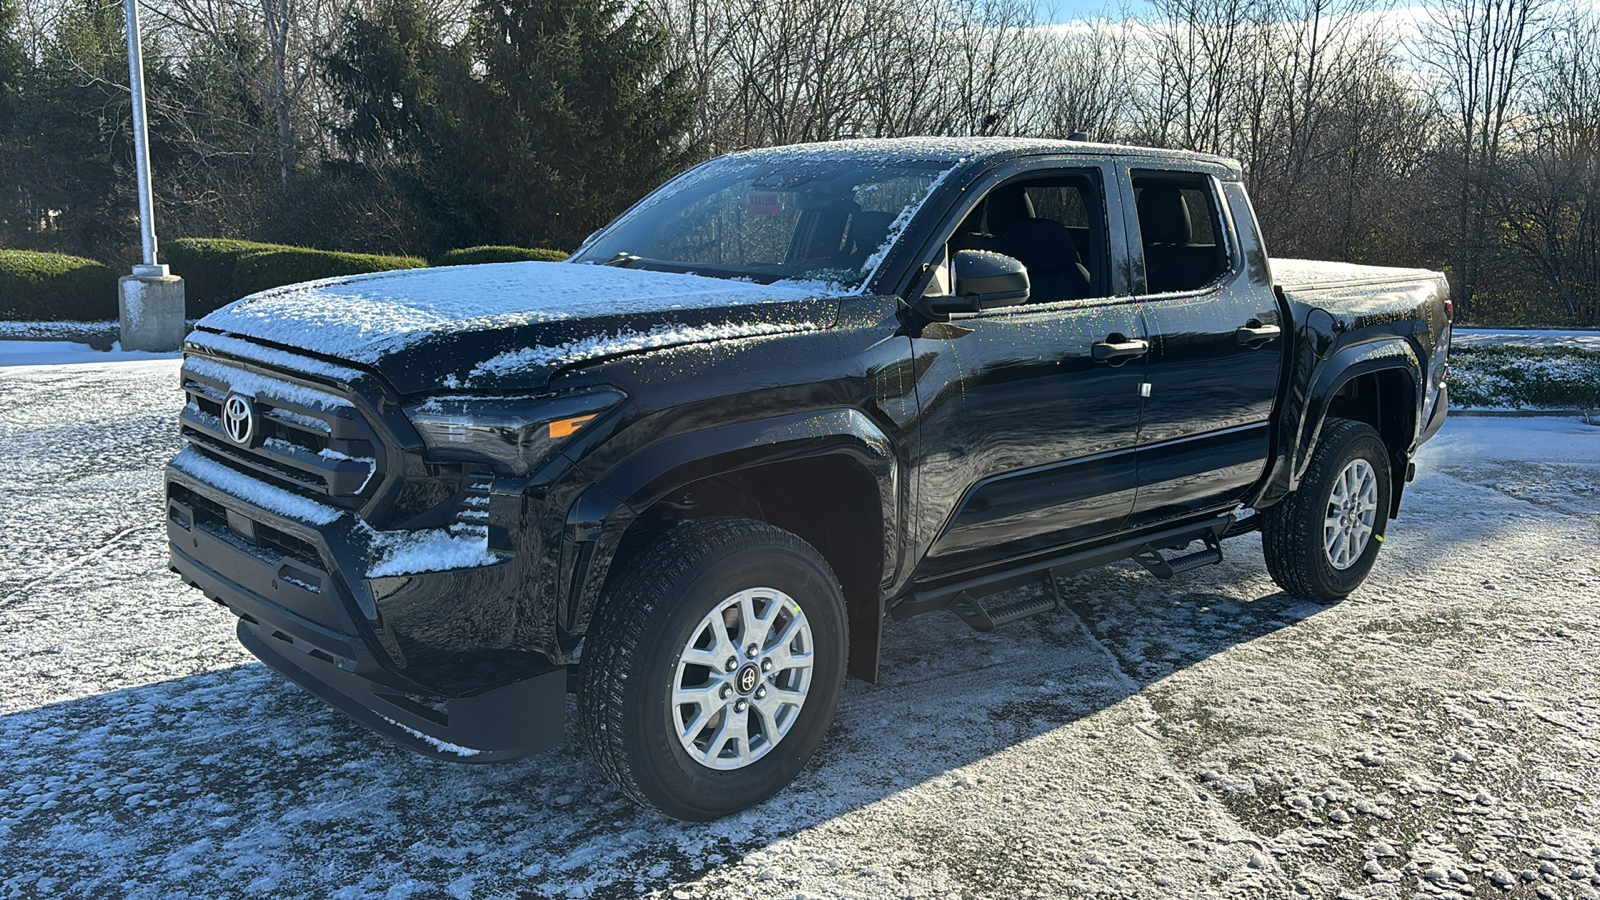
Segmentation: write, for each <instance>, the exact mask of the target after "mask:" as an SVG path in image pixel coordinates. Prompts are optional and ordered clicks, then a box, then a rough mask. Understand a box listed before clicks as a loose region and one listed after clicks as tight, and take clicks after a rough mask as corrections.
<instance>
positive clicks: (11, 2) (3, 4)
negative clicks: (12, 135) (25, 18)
mask: <svg viewBox="0 0 1600 900" xmlns="http://www.w3.org/2000/svg"><path fill="white" fill-rule="evenodd" d="M17 15H18V10H17V0H0V141H3V140H4V139H5V129H6V126H7V124H8V117H9V113H10V110H11V108H12V106H13V105H14V103H15V97H16V95H17V93H18V92H19V91H21V89H22V77H23V73H24V72H25V71H26V66H27V61H28V60H27V56H25V55H24V54H23V52H22V42H21V41H19V40H18V39H17V34H16V31H17Z"/></svg>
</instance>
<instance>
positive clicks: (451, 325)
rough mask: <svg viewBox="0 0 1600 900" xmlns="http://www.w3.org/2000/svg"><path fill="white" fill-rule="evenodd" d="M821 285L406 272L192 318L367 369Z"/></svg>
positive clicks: (561, 268) (551, 271)
mask: <svg viewBox="0 0 1600 900" xmlns="http://www.w3.org/2000/svg"><path fill="white" fill-rule="evenodd" d="M823 292H824V291H822V290H821V286H820V285H817V284H814V283H808V284H801V285H793V284H784V283H782V282H780V283H777V284H770V285H762V284H754V283H752V282H748V281H732V280H727V279H721V278H706V277H703V276H699V275H683V274H677V273H673V272H652V271H648V270H644V269H623V268H613V267H610V266H589V265H576V264H571V263H553V262H514V263H494V264H489V265H479V266H448V267H442V268H437V269H409V270H404V271H400V272H380V273H377V274H373V275H358V276H354V277H349V278H330V279H325V280H322V281H312V282H307V283H305V284H297V285H290V286H288V287H282V288H275V289H273V290H270V291H264V292H262V293H259V294H255V295H253V296H250V297H246V298H245V299H243V300H240V301H238V302H237V303H233V304H231V305H229V306H225V307H223V308H222V309H220V310H217V311H216V312H214V313H212V314H211V315H209V316H206V317H205V318H204V319H201V320H200V324H201V325H202V326H204V327H206V328H212V329H216V330H219V331H226V332H231V333H233V334H239V335H244V336H246V337H253V338H258V339H260V340H266V341H273V342H275V343H282V344H289V345H300V346H305V345H306V343H307V336H308V334H314V335H315V342H316V348H317V350H318V351H319V352H322V353H326V354H328V355H330V356H338V357H342V358H345V359H350V360H353V361H356V362H365V363H372V362H376V361H378V360H380V359H381V358H383V357H384V356H385V355H387V354H389V353H392V352H394V351H395V350H399V349H401V348H403V347H405V346H407V345H409V344H412V343H415V342H417V341H419V340H421V339H423V338H424V337H426V336H429V335H433V334H443V333H451V332H463V331H479V330H489V329H497V328H506V327H512V326H516V325H527V324H534V323H538V322H549V321H555V320H559V319H568V318H581V317H586V316H605V315H626V314H630V313H650V312H664V311H667V310H671V309H677V308H700V307H705V306H740V305H747V304H757V303H771V302H778V301H785V300H803V299H807V298H811V297H816V296H818V294H819V293H823Z"/></svg>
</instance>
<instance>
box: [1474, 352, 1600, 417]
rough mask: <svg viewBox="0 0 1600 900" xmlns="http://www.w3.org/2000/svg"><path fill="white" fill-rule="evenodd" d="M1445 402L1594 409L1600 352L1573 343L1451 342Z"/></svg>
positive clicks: (1599, 390)
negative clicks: (1513, 345) (1526, 345)
mask: <svg viewBox="0 0 1600 900" xmlns="http://www.w3.org/2000/svg"><path fill="white" fill-rule="evenodd" d="M1450 405H1451V406H1454V407H1461V408H1465V409H1595V408H1596V407H1600V352H1596V351H1594V350H1584V349H1581V348H1578V347H1503V346H1478V345H1471V344H1468V345H1457V346H1453V347H1451V348H1450Z"/></svg>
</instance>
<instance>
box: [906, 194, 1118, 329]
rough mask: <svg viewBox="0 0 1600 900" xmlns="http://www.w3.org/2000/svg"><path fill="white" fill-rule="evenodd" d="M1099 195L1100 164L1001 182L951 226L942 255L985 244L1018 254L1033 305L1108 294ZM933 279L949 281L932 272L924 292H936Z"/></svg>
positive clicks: (938, 282)
mask: <svg viewBox="0 0 1600 900" xmlns="http://www.w3.org/2000/svg"><path fill="white" fill-rule="evenodd" d="M1102 198H1103V194H1102V189H1101V183H1100V178H1099V173H1098V171H1097V170H1082V171H1072V172H1054V173H1051V174H1050V175H1047V176H1033V177H1027V178H1023V179H1018V180H1014V181H1009V182H1006V183H1005V184H1002V185H1000V186H999V187H996V188H995V189H994V190H992V191H990V192H989V193H988V195H987V196H985V197H984V198H983V199H982V200H981V201H979V203H978V205H977V206H976V207H974V208H973V210H972V212H971V213H969V214H968V215H967V217H966V219H965V220H964V221H963V222H962V223H961V224H960V225H959V226H958V227H957V228H956V231H955V234H953V235H952V236H951V237H950V240H949V241H948V242H947V244H946V245H945V250H944V254H943V257H942V259H943V260H944V261H946V262H948V260H949V259H950V258H951V257H952V256H953V255H954V254H955V253H957V252H959V251H962V250H988V251H992V252H994V253H1003V254H1005V255H1006V256H1010V257H1013V258H1014V259H1017V260H1019V261H1021V262H1022V264H1023V265H1024V266H1026V267H1027V269H1028V281H1029V284H1030V285H1031V287H1030V291H1029V294H1030V296H1029V298H1028V302H1029V303H1030V304H1034V303H1055V302H1058V301H1061V300H1078V299H1084V298H1089V297H1105V296H1109V295H1110V293H1111V291H1110V286H1109V282H1108V275H1107V272H1108V267H1107V266H1106V220H1105V204H1104V202H1103V199H1102ZM934 262H935V264H936V265H937V264H938V263H939V262H940V260H937V259H936V260H935V261H934ZM936 285H937V286H939V287H941V288H946V287H947V288H953V287H954V285H953V284H952V283H951V280H950V279H949V278H948V277H943V276H941V275H938V274H936V276H935V278H934V279H933V282H932V283H931V284H930V285H929V287H928V289H927V290H926V291H925V292H924V293H925V294H930V295H931V294H933V293H934V291H935V289H936V288H935V286H936ZM946 292H948V290H947V291H946Z"/></svg>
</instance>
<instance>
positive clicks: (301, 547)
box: [167, 484, 322, 570]
mask: <svg viewBox="0 0 1600 900" xmlns="http://www.w3.org/2000/svg"><path fill="white" fill-rule="evenodd" d="M167 492H168V493H167V495H168V497H170V498H171V499H172V500H174V501H176V502H178V503H181V504H183V505H184V506H187V507H188V508H189V510H190V511H191V512H192V513H193V515H194V527H196V528H201V529H204V530H205V531H206V532H208V533H210V534H213V535H216V536H217V537H220V538H222V539H224V540H226V541H228V542H229V543H231V544H233V545H234V546H236V547H239V548H240V549H242V550H246V551H248V552H250V553H253V554H255V555H256V556H258V557H261V558H262V559H265V560H267V561H268V562H276V561H277V560H278V559H292V560H296V561H298V562H302V563H305V564H306V565H308V566H315V567H317V568H318V569H319V570H320V569H321V568H322V555H321V554H320V553H318V552H317V548H316V547H315V546H313V545H312V544H310V543H309V542H307V541H303V540H301V539H300V538H297V537H295V536H294V535H292V534H289V533H287V532H283V531H279V530H278V529H276V528H272V527H270V526H268V525H263V524H261V523H260V522H254V521H252V522H251V523H250V524H251V526H252V528H251V530H252V531H253V532H254V534H253V535H250V536H248V537H247V535H246V534H241V533H239V532H238V531H237V530H235V529H233V528H230V527H229V525H228V510H227V508H226V507H224V506H223V505H222V504H220V503H218V502H217V501H215V500H212V499H211V498H210V497H207V496H205V495H204V494H199V493H196V492H194V491H191V490H189V489H188V488H186V487H184V486H183V485H181V484H172V485H168V486H167ZM235 515H238V514H237V513H235Z"/></svg>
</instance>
